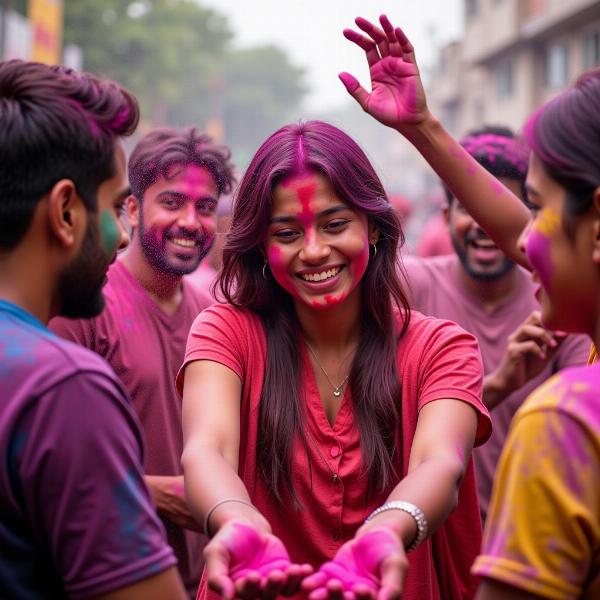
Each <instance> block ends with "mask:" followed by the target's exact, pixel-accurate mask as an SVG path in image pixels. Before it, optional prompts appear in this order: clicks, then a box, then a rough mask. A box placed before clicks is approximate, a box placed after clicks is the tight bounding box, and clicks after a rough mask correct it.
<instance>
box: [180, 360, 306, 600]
mask: <svg viewBox="0 0 600 600" xmlns="http://www.w3.org/2000/svg"><path fill="white" fill-rule="evenodd" d="M241 390H242V384H241V381H240V379H239V377H238V376H237V375H236V374H235V373H234V372H233V371H232V370H231V369H229V368H228V367H225V366H223V365H221V364H219V363H216V362H212V361H207V360H199V361H195V362H192V363H190V364H189V365H188V366H187V367H186V371H185V383H184V391H183V434H184V451H183V457H182V464H183V470H184V478H185V490H186V497H187V501H188V504H189V506H190V509H191V511H192V514H194V516H195V517H196V519H197V520H198V521H199V522H200V523H204V524H205V525H206V528H207V534H209V535H212V536H213V537H212V539H211V541H210V542H209V543H208V545H207V546H206V548H205V550H204V558H205V560H206V573H207V581H208V584H209V586H210V587H211V588H212V589H213V590H215V591H217V592H219V593H220V594H221V595H222V596H223V597H224V598H233V597H234V596H240V597H244V598H248V599H251V598H261V597H262V598H274V597H275V596H276V595H277V594H283V595H288V594H293V593H295V592H297V590H298V587H299V584H300V582H301V580H302V578H303V577H304V576H305V575H307V574H309V573H310V572H312V567H310V566H308V565H296V564H293V563H292V562H291V561H290V558H289V555H288V553H287V551H286V549H285V547H284V546H283V544H282V543H281V541H280V540H279V539H278V538H277V537H275V536H274V535H272V533H271V527H270V525H269V523H268V522H267V520H266V519H265V518H264V517H263V516H262V515H261V514H260V512H259V511H258V509H256V508H255V507H254V506H253V505H252V501H251V499H250V496H249V495H248V492H247V490H246V487H245V485H244V483H243V481H242V480H241V479H240V477H239V476H238V474H237V468H238V453H239V444H240V398H241Z"/></svg>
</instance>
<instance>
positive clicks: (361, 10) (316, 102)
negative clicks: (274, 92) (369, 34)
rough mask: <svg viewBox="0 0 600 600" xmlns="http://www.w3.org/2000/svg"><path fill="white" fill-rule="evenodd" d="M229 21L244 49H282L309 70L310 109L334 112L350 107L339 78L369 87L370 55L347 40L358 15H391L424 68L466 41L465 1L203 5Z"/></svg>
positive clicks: (276, 0) (221, 0) (273, 0)
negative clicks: (441, 50)
mask: <svg viewBox="0 0 600 600" xmlns="http://www.w3.org/2000/svg"><path fill="white" fill-rule="evenodd" d="M199 1H200V3H201V4H203V5H204V6H209V7H212V8H215V9H217V10H218V11H219V12H221V13H223V14H225V15H226V16H227V17H228V18H229V23H230V26H231V27H232V28H233V30H234V32H235V34H236V45H237V46H239V47H245V46H251V45H257V44H276V45H278V46H280V47H282V48H284V49H285V50H286V51H287V53H288V55H289V57H290V59H291V60H292V62H293V63H294V64H296V65H298V66H302V67H304V68H305V69H306V72H307V76H306V82H307V83H308V85H309V86H310V88H311V91H310V92H309V94H308V97H307V106H308V107H309V108H311V109H316V110H319V109H330V108H333V107H336V106H340V105H342V104H345V103H346V101H347V94H346V91H345V89H344V88H343V86H342V84H341V83H340V82H339V80H338V78H337V74H338V73H339V72H340V71H349V72H350V73H353V74H354V75H356V76H357V77H359V79H360V80H361V82H365V83H366V79H367V69H366V67H365V62H364V53H363V52H362V51H361V50H360V49H359V48H358V47H357V46H354V45H353V44H351V43H350V42H348V41H346V39H345V38H344V37H343V36H342V29H343V28H344V27H352V26H353V25H354V18H355V17H356V16H358V15H361V16H363V17H366V18H369V19H372V20H375V19H377V17H378V16H379V14H380V13H386V14H387V15H388V17H390V19H391V21H392V23H394V24H398V25H400V26H401V27H402V28H403V29H404V31H405V33H406V34H407V35H408V36H409V38H410V40H411V41H412V42H413V45H414V46H415V49H416V51H417V58H418V59H419V62H420V64H422V65H423V66H427V65H428V64H431V62H432V61H433V60H434V58H435V55H436V53H435V51H436V48H437V47H439V46H440V45H441V44H443V43H445V42H448V41H450V40H454V39H457V38H458V37H460V35H461V33H462V28H463V12H462V5H463V2H462V0H199Z"/></svg>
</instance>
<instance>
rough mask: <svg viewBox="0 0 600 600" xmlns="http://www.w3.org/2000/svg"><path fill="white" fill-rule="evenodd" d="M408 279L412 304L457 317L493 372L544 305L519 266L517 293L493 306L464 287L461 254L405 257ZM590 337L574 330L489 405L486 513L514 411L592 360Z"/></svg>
mask: <svg viewBox="0 0 600 600" xmlns="http://www.w3.org/2000/svg"><path fill="white" fill-rule="evenodd" d="M403 264H404V266H405V269H406V273H407V276H408V281H409V289H408V292H409V296H410V298H411V300H412V302H411V304H412V306H413V307H414V308H416V309H417V310H419V311H421V312H423V313H425V314H427V315H432V316H435V317H439V318H442V319H449V320H451V321H454V322H455V323H457V324H458V325H460V326H461V327H463V328H464V329H466V330H467V331H469V332H470V333H472V334H473V335H474V336H475V337H476V338H477V340H478V341H479V348H480V350H481V357H482V359H483V371H484V375H487V374H489V373H492V372H493V371H494V370H495V369H496V368H497V367H498V365H499V364H500V362H501V361H502V358H503V357H504V354H505V352H506V348H507V346H508V337H509V336H510V335H511V334H512V333H513V332H514V331H515V330H516V329H517V328H518V327H519V325H521V323H523V321H524V320H525V319H526V318H527V317H528V316H529V315H530V314H531V312H532V311H533V310H536V309H538V308H539V303H538V301H537V300H536V299H535V296H534V293H535V286H534V284H533V282H532V280H531V275H530V274H529V273H528V272H527V271H525V270H524V269H522V268H521V267H517V269H518V271H517V276H518V283H517V285H516V286H515V290H514V293H513V294H512V295H511V296H510V297H509V298H508V299H506V300H505V301H504V302H503V303H502V304H500V305H498V306H496V308H495V309H494V310H493V311H491V312H488V311H487V310H486V308H485V307H484V305H483V303H482V302H481V300H479V299H478V298H476V297H475V296H473V295H472V294H470V293H469V291H467V289H466V288H465V286H464V284H463V282H462V280H461V278H460V272H461V269H462V266H461V264H460V261H459V260H458V257H457V256H456V254H452V255H448V256H436V257H431V258H425V259H422V258H416V257H412V256H408V257H404V258H403ZM589 352H590V339H589V337H587V336H585V335H570V336H568V337H567V339H565V340H564V342H563V344H562V346H561V347H560V349H559V351H558V352H557V353H556V355H555V356H554V358H553V360H552V361H551V362H550V363H549V364H548V366H547V367H546V369H544V371H543V372H542V373H540V374H539V375H538V376H537V377H535V378H533V379H532V380H531V381H529V382H528V383H526V384H525V385H524V386H523V387H522V388H520V389H518V390H517V391H515V392H514V393H512V394H510V395H509V396H507V397H506V398H505V399H504V400H503V401H502V402H501V403H500V404H499V405H497V406H496V407H495V408H494V409H492V410H491V411H490V414H491V417H492V425H493V428H494V431H493V433H492V437H491V438H490V439H489V440H488V442H487V443H486V444H484V445H483V446H480V447H479V448H476V449H475V453H474V456H475V472H476V475H477V492H478V494H479V502H480V505H481V512H482V515H483V516H484V518H485V516H486V515H487V511H488V505H489V502H490V496H491V493H492V485H493V481H494V474H495V471H496V464H497V463H498V459H499V458H500V453H501V452H502V447H503V446H504V441H505V440H506V435H507V433H508V429H509V426H510V422H511V420H512V417H513V415H514V414H515V412H516V410H517V409H518V408H519V406H521V404H522V403H523V401H524V400H525V398H527V396H528V395H529V394H530V393H531V392H532V391H533V390H534V389H535V388H537V387H538V386H539V385H540V384H541V383H542V382H543V381H545V380H546V379H548V378H549V377H550V376H551V375H553V374H554V373H556V372H557V371H559V370H560V369H563V368H565V367H568V366H573V365H582V364H585V363H586V362H587V357H588V355H589Z"/></svg>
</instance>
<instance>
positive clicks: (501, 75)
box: [496, 61, 515, 98]
mask: <svg viewBox="0 0 600 600" xmlns="http://www.w3.org/2000/svg"><path fill="white" fill-rule="evenodd" d="M514 88H515V83H514V73H513V63H512V61H506V62H503V63H500V64H499V65H498V68H497V69H496V92H497V94H498V97H499V98H508V97H509V96H512V94H513V92H514Z"/></svg>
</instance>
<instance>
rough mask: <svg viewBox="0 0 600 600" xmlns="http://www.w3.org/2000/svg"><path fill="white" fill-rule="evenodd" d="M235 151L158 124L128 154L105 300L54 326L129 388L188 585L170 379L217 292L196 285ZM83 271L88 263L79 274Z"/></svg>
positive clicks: (191, 563)
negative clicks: (122, 247)
mask: <svg viewBox="0 0 600 600" xmlns="http://www.w3.org/2000/svg"><path fill="white" fill-rule="evenodd" d="M229 158H230V153H229V151H228V150H227V149H226V148H225V147H224V146H220V145H216V144H214V143H213V142H212V140H211V139H210V138H208V137H207V136H205V135H203V134H201V133H200V132H199V131H198V130H197V129H195V128H185V129H158V130H155V131H152V132H151V133H149V134H148V135H147V136H146V137H144V138H143V139H142V140H141V141H140V142H139V143H138V145H137V146H136V148H135V149H134V151H133V153H132V155H131V158H130V161H129V182H130V185H131V192H132V194H131V196H129V197H128V198H127V201H126V205H125V210H126V211H127V216H128V218H129V222H130V224H131V225H132V227H133V234H132V240H131V244H130V246H129V247H128V249H127V250H126V251H125V252H124V253H123V254H121V255H120V256H119V258H118V260H117V261H116V262H115V264H114V265H113V266H112V267H111V268H110V270H109V273H108V283H107V284H106V286H105V288H104V295H105V297H106V308H105V309H104V311H103V312H102V314H101V315H100V316H99V317H96V318H95V319H91V320H83V319H79V320H69V319H64V318H60V319H54V320H53V321H52V322H51V323H50V327H51V329H52V330H53V331H54V332H56V333H58V334H59V335H61V336H62V337H65V338H67V339H70V340H72V341H76V342H78V343H80V344H82V345H83V346H86V347H87V348H90V349H92V350H94V351H95V352H97V353H98V354H100V355H101V356H103V357H104V358H105V359H106V360H107V361H108V362H109V363H110V364H111V365H112V367H113V368H114V370H115V371H116V373H117V375H118V376H119V377H120V378H121V380H122V381H123V383H124V384H125V387H126V388H127V390H128V391H129V394H130V395H131V398H132V400H133V405H134V408H135V410H136V412H137V414H138V416H139V418H140V420H141V423H142V426H143V429H144V432H145V434H146V446H147V451H146V457H145V463H144V473H145V480H146V483H147V485H148V487H149V489H150V491H151V493H152V495H153V497H154V500H155V503H156V506H157V508H158V513H159V515H160V516H161V517H162V519H163V522H164V525H165V528H166V530H167V536H168V540H169V543H170V544H171V546H172V547H173V549H174V550H175V554H176V555H177V559H178V561H179V569H180V572H181V575H182V578H183V580H184V583H185V585H186V587H187V589H188V591H189V593H190V595H195V592H196V589H197V586H198V582H199V580H200V575H201V569H202V559H201V553H202V549H203V547H204V543H205V538H204V536H203V535H201V534H200V533H199V532H200V530H201V527H200V525H199V524H198V523H196V522H195V521H194V519H193V518H192V516H191V514H190V512H189V510H188V508H187V505H186V503H185V499H184V490H183V476H182V470H181V466H180V458H181V452H182V449H183V439H182V430H181V401H180V399H179V397H178V396H177V393H176V391H175V386H174V381H175V376H176V374H177V370H178V368H179V365H180V364H181V361H182V360H183V356H184V351H185V344H186V341H187V335H188V332H189V329H190V326H191V325H192V322H193V320H194V319H195V317H196V316H197V315H198V313H199V312H201V311H202V310H203V309H204V308H206V306H208V305H209V304H210V303H211V302H212V300H211V297H210V295H209V293H208V291H206V292H204V291H202V290H199V289H198V288H197V287H196V286H194V285H192V284H190V283H189V282H188V281H187V280H186V278H185V277H184V275H187V274H188V273H191V272H192V271H194V270H195V269H196V268H197V267H198V265H199V264H200V261H202V259H203V258H204V257H205V256H206V254H207V253H208V251H209V250H210V248H211V246H212V244H213V241H214V236H215V229H216V208H217V203H218V200H219V197H220V196H221V195H222V194H223V193H227V192H229V191H230V190H231V187H232V184H233V172H232V165H231V164H230V162H229ZM81 276H82V277H84V276H85V272H82V273H81Z"/></svg>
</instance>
